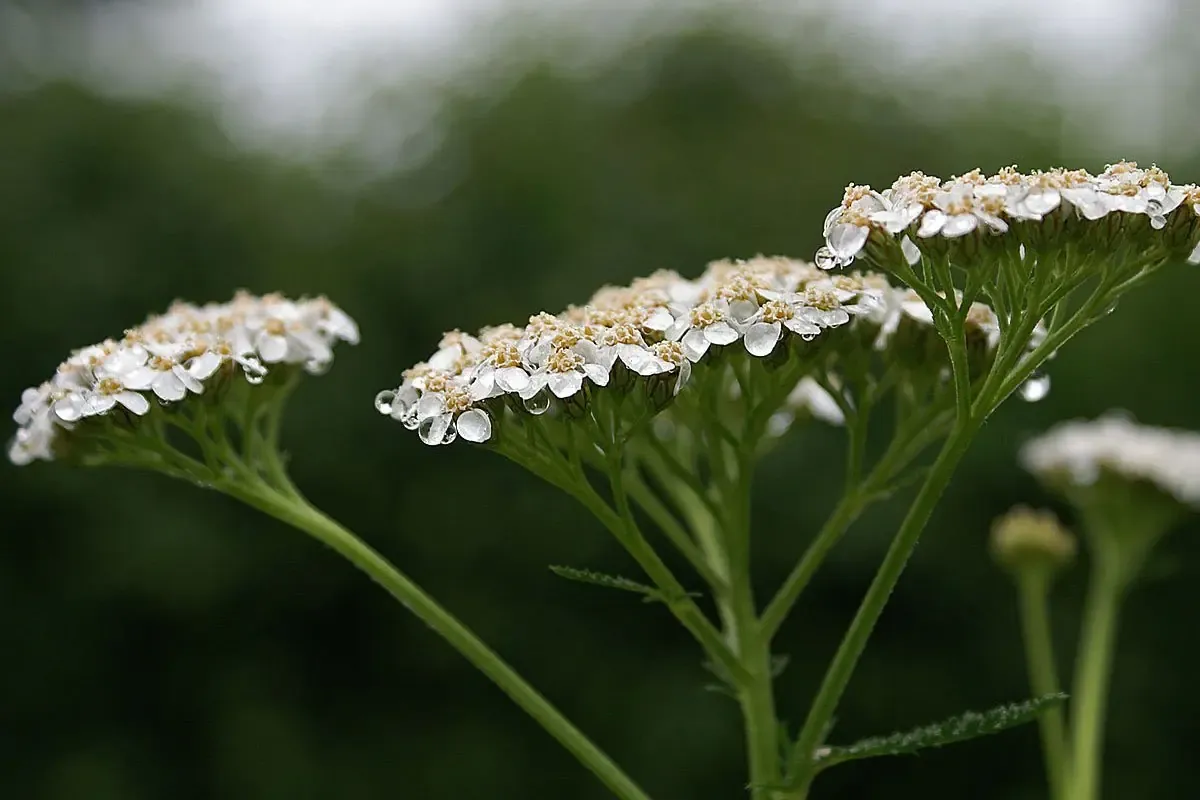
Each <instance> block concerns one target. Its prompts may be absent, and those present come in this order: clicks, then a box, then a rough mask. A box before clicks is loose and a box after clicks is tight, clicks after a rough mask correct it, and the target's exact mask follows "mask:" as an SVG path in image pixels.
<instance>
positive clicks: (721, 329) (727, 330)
mask: <svg viewBox="0 0 1200 800" xmlns="http://www.w3.org/2000/svg"><path fill="white" fill-rule="evenodd" d="M704 338H705V339H708V341H710V342H712V343H713V344H733V343H734V342H736V341H737V340H738V332H737V331H736V330H734V328H733V326H732V325H730V324H729V323H728V322H726V321H724V320H721V321H720V322H714V323H713V324H712V325H709V326H708V327H707V328H705V329H704Z"/></svg>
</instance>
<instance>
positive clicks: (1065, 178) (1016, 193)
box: [816, 161, 1200, 269]
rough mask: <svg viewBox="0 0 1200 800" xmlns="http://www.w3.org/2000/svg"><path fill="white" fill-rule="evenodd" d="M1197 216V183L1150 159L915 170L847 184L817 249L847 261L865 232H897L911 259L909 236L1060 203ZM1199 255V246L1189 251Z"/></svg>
mask: <svg viewBox="0 0 1200 800" xmlns="http://www.w3.org/2000/svg"><path fill="white" fill-rule="evenodd" d="M1181 208H1182V209H1186V210H1187V213H1189V214H1192V215H1193V216H1200V189H1197V187H1196V186H1195V185H1193V184H1188V185H1182V186H1177V185H1175V184H1172V183H1171V181H1170V178H1169V176H1168V175H1167V173H1165V172H1163V171H1162V170H1161V169H1158V168H1157V167H1150V168H1149V169H1142V168H1140V167H1138V165H1137V164H1136V163H1133V162H1128V161H1123V162H1120V163H1117V164H1110V165H1109V166H1108V167H1107V168H1106V169H1105V170H1104V172H1103V173H1101V174H1100V175H1091V174H1090V173H1088V172H1087V171H1086V170H1082V169H1077V170H1067V169H1052V170H1049V171H1048V172H1041V171H1034V172H1031V173H1028V174H1025V173H1021V172H1018V171H1017V169H1016V168H1015V167H1006V168H1005V169H1002V170H1000V171H999V172H998V173H996V174H995V175H991V176H985V175H983V174H982V173H981V172H980V171H979V170H977V169H976V170H972V171H971V172H968V173H967V174H965V175H960V176H957V177H954V178H951V179H950V180H948V181H943V180H941V179H939V178H936V177H933V176H930V175H925V174H923V173H920V172H914V173H912V174H911V175H906V176H904V177H902V178H900V179H898V180H897V181H896V182H895V183H893V184H892V186H891V188H889V189H885V190H884V191H882V192H877V191H874V190H872V189H871V187H869V186H854V185H851V186H849V187H847V188H846V193H845V196H844V197H843V199H842V203H841V205H839V206H838V207H837V208H834V209H833V210H832V211H830V212H829V215H828V216H827V217H826V218H825V246H824V247H823V248H821V250H820V252H819V253H818V254H817V259H816V262H817V265H818V266H819V267H821V268H823V269H833V268H836V267H843V266H847V265H849V264H851V263H853V261H854V259H855V258H856V257H857V256H858V254H859V253H860V252H861V251H862V249H863V247H864V246H866V244H867V240H868V239H869V238H870V235H871V232H872V231H873V230H874V231H880V232H884V233H886V234H888V235H891V236H903V237H904V238H903V239H902V242H901V243H902V246H903V248H904V253H905V256H906V257H907V258H908V260H909V261H910V262H913V263H915V262H916V261H917V260H918V259H919V258H920V251H919V249H918V248H917V246H916V245H915V244H914V242H913V239H912V238H911V237H914V236H915V237H916V239H918V240H920V239H930V238H933V237H941V238H944V239H954V238H958V237H962V236H966V235H967V234H970V233H972V232H974V231H977V230H983V231H990V232H992V233H997V234H1001V233H1005V232H1007V231H1008V230H1009V227H1010V225H1012V224H1013V223H1016V222H1022V221H1029V222H1040V221H1041V220H1042V219H1043V218H1044V217H1046V216H1048V215H1050V214H1053V213H1054V212H1056V211H1058V210H1060V209H1062V210H1063V211H1065V212H1066V213H1072V214H1075V215H1077V216H1078V217H1080V218H1082V219H1085V220H1092V221H1095V220H1100V219H1102V218H1104V217H1107V216H1109V215H1110V214H1125V215H1133V216H1138V215H1141V216H1145V217H1148V218H1149V220H1150V224H1151V226H1152V227H1153V228H1155V229H1161V228H1163V227H1165V226H1166V224H1167V217H1168V216H1169V215H1171V214H1172V213H1174V212H1175V211H1176V210H1177V209H1181ZM1189 260H1191V261H1193V263H1195V262H1198V261H1200V246H1197V248H1196V250H1194V251H1193V252H1192V255H1191V258H1190V259H1189Z"/></svg>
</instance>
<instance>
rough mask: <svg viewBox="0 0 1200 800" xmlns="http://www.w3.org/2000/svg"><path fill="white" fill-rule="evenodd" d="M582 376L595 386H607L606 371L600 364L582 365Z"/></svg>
mask: <svg viewBox="0 0 1200 800" xmlns="http://www.w3.org/2000/svg"><path fill="white" fill-rule="evenodd" d="M583 374H584V375H587V377H588V380H590V381H591V382H592V383H594V384H596V385H597V386H608V370H607V369H605V368H604V367H603V366H601V365H600V364H584V365H583Z"/></svg>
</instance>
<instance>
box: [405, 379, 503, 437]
mask: <svg viewBox="0 0 1200 800" xmlns="http://www.w3.org/2000/svg"><path fill="white" fill-rule="evenodd" d="M416 420H417V432H418V435H420V437H421V441H423V442H424V443H425V444H431V445H438V444H450V443H451V442H453V441H454V440H455V439H456V438H457V437H458V436H462V437H463V438H464V439H466V440H467V441H469V442H486V441H487V440H488V439H490V438H491V436H492V420H491V417H489V416H488V415H487V412H485V411H484V410H483V409H480V408H474V407H473V406H472V401H471V395H470V393H469V392H468V391H467V389H466V387H465V386H464V385H463V384H462V382H461V381H458V380H454V381H451V382H450V384H449V385H448V386H446V387H445V388H444V389H443V390H441V391H436V392H426V393H425V394H423V395H421V399H420V400H419V401H417V406H416Z"/></svg>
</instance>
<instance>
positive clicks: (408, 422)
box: [400, 408, 421, 431]
mask: <svg viewBox="0 0 1200 800" xmlns="http://www.w3.org/2000/svg"><path fill="white" fill-rule="evenodd" d="M400 424H401V425H403V426H404V428H405V430H410V431H415V430H416V429H417V428H419V427H420V426H421V421H420V420H419V419H417V410H416V409H415V408H414V409H412V410H410V411H409V412H407V413H406V414H404V415H403V416H402V417H400Z"/></svg>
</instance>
